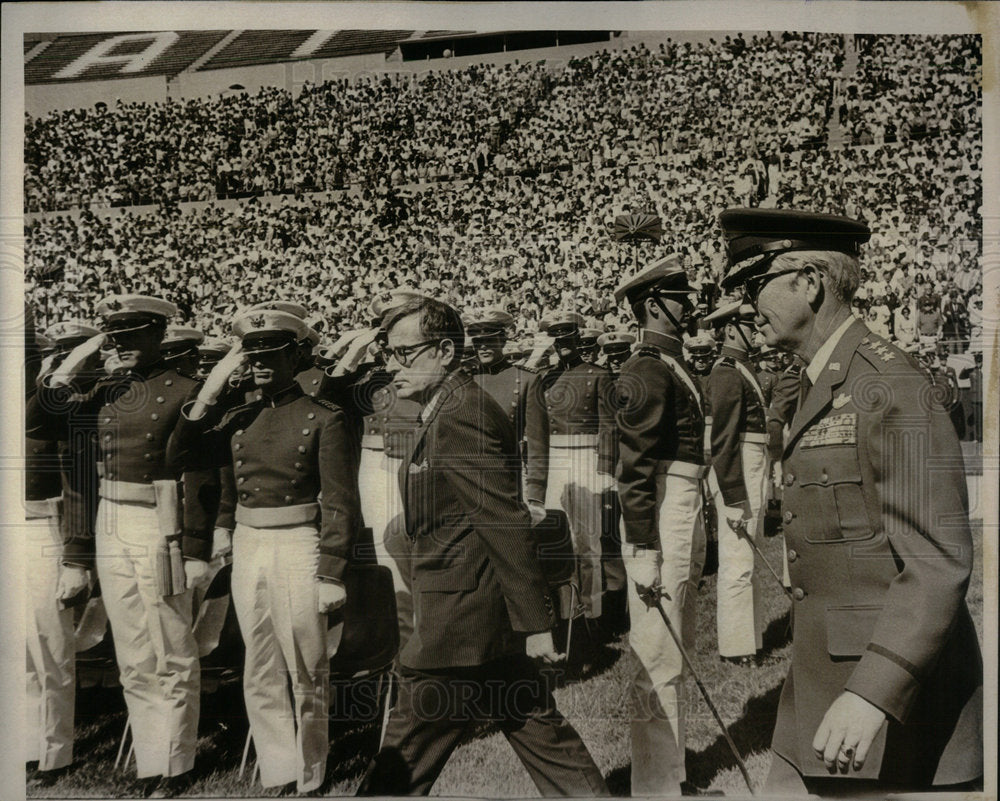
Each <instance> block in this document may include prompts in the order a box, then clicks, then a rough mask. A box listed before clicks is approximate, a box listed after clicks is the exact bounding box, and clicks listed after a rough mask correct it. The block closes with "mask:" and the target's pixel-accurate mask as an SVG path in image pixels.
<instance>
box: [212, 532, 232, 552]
mask: <svg viewBox="0 0 1000 801" xmlns="http://www.w3.org/2000/svg"><path fill="white" fill-rule="evenodd" d="M232 552H233V535H232V533H231V532H230V531H229V529H228V528H217V529H215V531H213V532H212V559H217V558H219V557H220V556H228V555H229V554H231V553H232Z"/></svg>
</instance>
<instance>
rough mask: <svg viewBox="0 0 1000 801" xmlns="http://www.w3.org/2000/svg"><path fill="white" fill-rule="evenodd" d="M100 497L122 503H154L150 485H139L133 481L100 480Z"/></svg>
mask: <svg viewBox="0 0 1000 801" xmlns="http://www.w3.org/2000/svg"><path fill="white" fill-rule="evenodd" d="M101 497H102V498H105V499H107V500H109V501H121V502H123V503H148V504H150V505H153V504H155V503H156V490H155V489H153V485H152V484H139V483H138V482H134V481H112V480H111V479H108V478H102V479H101Z"/></svg>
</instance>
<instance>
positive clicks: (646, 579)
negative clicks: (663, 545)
mask: <svg viewBox="0 0 1000 801" xmlns="http://www.w3.org/2000/svg"><path fill="white" fill-rule="evenodd" d="M622 561H623V562H624V563H625V573H626V574H628V577H629V578H630V579H631V580H632V581H633V582H635V585H636V586H637V587H638V588H639V594H640V595H642V593H643V592H645V591H646V590H647V589H649V588H650V587H653V586H655V585H656V584H657V583H658V582H659V581H660V561H661V560H660V550H659V548H653V547H649V548H644V547H642V546H638V545H635V546H633V545H626V546H625V547H624V548H622Z"/></svg>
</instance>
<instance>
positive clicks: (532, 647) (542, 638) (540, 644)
mask: <svg viewBox="0 0 1000 801" xmlns="http://www.w3.org/2000/svg"><path fill="white" fill-rule="evenodd" d="M524 652H525V653H526V654H527V655H528V656H530V657H531V658H532V659H541V660H542V661H544V662H546V663H547V664H550V665H554V664H556V663H557V662H562V661H564V660H565V659H566V654H560V653H558V652H557V651H556V646H555V644H554V643H553V642H552V632H551V631H540V632H538V633H537V634H529V635H528V637H527V638H526V639H525V641H524Z"/></svg>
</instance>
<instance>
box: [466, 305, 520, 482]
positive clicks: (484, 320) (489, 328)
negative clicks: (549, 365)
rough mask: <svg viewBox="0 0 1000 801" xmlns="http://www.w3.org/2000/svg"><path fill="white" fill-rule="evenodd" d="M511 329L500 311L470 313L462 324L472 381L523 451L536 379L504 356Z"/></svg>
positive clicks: (509, 317)
mask: <svg viewBox="0 0 1000 801" xmlns="http://www.w3.org/2000/svg"><path fill="white" fill-rule="evenodd" d="M513 327H514V318H513V317H511V315H509V314H507V312H505V311H502V310H500V309H484V310H482V311H477V312H474V313H473V314H471V315H469V316H468V317H467V319H466V321H465V333H466V335H467V336H468V337H469V341H470V342H471V344H472V349H473V351H474V352H475V355H476V359H477V365H476V369H475V370H473V371H472V372H473V375H474V377H475V381H476V383H477V384H479V386H480V387H481V388H482V389H483V390H485V392H486V394H487V395H489V396H490V397H491V398H493V400H495V401H496V402H497V403H499V404H500V408H501V409H503V410H504V411H505V412H507V416H508V417H509V418H510V421H511V423H513V425H514V435H515V436H516V437H517V442H518V443H519V444H518V448H519V449H522V450H523V446H522V445H521V443H522V441H523V439H524V421H525V410H526V408H527V402H528V395H529V394H530V392H531V388H532V385H533V383H534V381H535V378H536V375H535V373H532V372H530V371H529V370H525V369H524V368H523V367H515V366H514V364H513V363H512V362H511V361H510V359H509V358H508V357H507V355H506V354H505V353H504V347H505V346H506V344H507V329H509V328H513ZM518 483H519V484H520V481H519V482H518Z"/></svg>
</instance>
